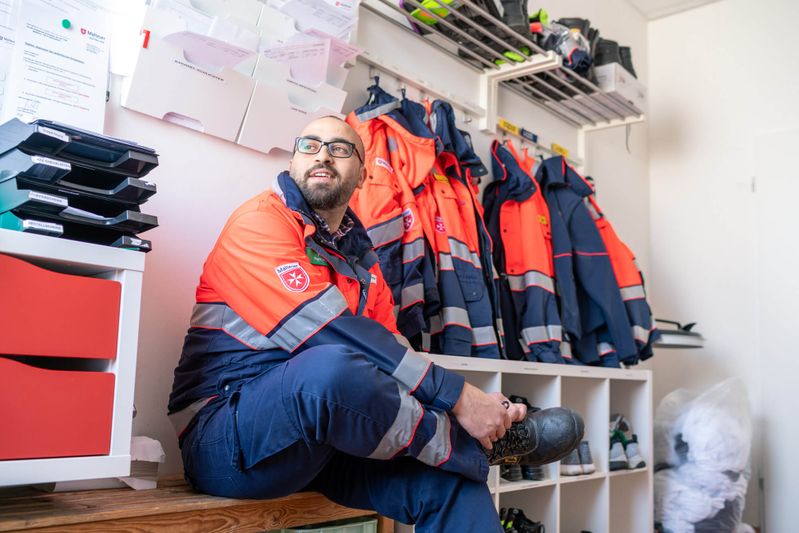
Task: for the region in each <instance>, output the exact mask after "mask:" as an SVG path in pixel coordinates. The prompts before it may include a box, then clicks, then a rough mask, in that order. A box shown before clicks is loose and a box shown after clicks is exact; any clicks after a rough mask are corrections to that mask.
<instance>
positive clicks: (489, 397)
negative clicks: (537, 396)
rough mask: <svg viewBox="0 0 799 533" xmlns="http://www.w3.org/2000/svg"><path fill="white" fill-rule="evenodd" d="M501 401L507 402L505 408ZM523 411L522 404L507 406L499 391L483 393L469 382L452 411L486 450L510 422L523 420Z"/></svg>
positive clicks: (465, 384) (506, 400)
mask: <svg viewBox="0 0 799 533" xmlns="http://www.w3.org/2000/svg"><path fill="white" fill-rule="evenodd" d="M503 402H507V403H506V405H507V406H508V407H507V408H506V407H505V405H503ZM526 412H527V408H526V407H525V406H524V405H520V404H513V403H510V402H509V401H508V399H507V398H505V397H504V396H503V395H502V394H500V393H498V392H494V393H491V394H486V393H485V392H483V391H481V390H480V389H478V388H477V387H475V386H474V385H470V384H469V383H464V385H463V392H461V396H460V398H458V402H457V403H456V404H455V407H454V408H453V409H452V414H453V415H455V418H456V419H457V420H458V423H459V424H460V425H461V426H462V427H463V429H465V430H466V432H467V433H468V434H469V435H471V436H472V437H474V438H475V439H477V440H478V441H480V444H482V445H483V447H484V448H486V449H489V450H490V449H491V448H492V447H493V446H492V444H491V443H492V442H495V441H497V440H498V439H500V438H501V437H502V436H503V435H504V434H505V431H506V430H507V429H508V428H509V427H510V426H511V424H512V423H513V422H515V421H517V420H521V419H523V418H524V416H525V414H526Z"/></svg>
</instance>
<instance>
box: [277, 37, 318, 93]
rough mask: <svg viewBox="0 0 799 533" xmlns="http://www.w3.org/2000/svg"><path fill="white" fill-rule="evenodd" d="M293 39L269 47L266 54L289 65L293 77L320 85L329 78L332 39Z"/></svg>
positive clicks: (302, 81) (310, 83)
mask: <svg viewBox="0 0 799 533" xmlns="http://www.w3.org/2000/svg"><path fill="white" fill-rule="evenodd" d="M306 38H307V37H304V38H300V39H297V40H292V41H291V42H289V43H288V44H285V45H281V46H277V47H273V48H267V49H266V50H264V51H263V54H264V56H266V57H267V58H269V59H272V60H274V61H277V62H279V63H284V64H286V65H288V66H289V69H290V71H291V77H292V78H294V79H295V80H297V81H298V82H300V83H305V84H308V85H318V84H319V83H322V82H324V81H325V80H326V79H327V69H328V65H329V60H330V40H329V39H324V40H319V39H312V38H311V39H309V40H305V39H306Z"/></svg>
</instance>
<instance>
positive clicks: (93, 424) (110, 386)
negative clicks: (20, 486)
mask: <svg viewBox="0 0 799 533" xmlns="http://www.w3.org/2000/svg"><path fill="white" fill-rule="evenodd" d="M113 407H114V375H113V374H110V373H107V372H75V371H71V370H45V369H42V368H37V367H33V366H30V365H26V364H24V363H20V362H18V361H14V360H12V359H7V358H4V357H0V435H2V437H1V438H0V460H8V459H34V458H42V457H73V456H78V455H108V453H109V452H110V449H111V420H112V413H113Z"/></svg>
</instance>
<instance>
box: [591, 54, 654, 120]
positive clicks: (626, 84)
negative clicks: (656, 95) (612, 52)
mask: <svg viewBox="0 0 799 533" xmlns="http://www.w3.org/2000/svg"><path fill="white" fill-rule="evenodd" d="M594 72H595V73H596V77H597V81H598V82H599V87H600V89H602V90H603V91H605V92H606V93H608V94H611V95H614V93H615V96H614V97H616V98H622V99H623V100H624V101H626V102H629V103H631V104H632V105H633V106H635V107H636V108H637V109H638V110H639V111H641V112H642V113H643V112H644V110H645V109H646V87H645V86H644V85H643V84H642V83H641V82H640V81H638V80H637V79H636V78H635V77H633V75H632V74H630V73H629V72H627V71H626V70H625V69H624V67H622V66H621V65H620V64H618V63H608V64H607V65H601V66H599V67H596V68H595V69H594Z"/></svg>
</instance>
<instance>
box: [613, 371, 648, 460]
mask: <svg viewBox="0 0 799 533" xmlns="http://www.w3.org/2000/svg"><path fill="white" fill-rule="evenodd" d="M651 386H652V385H651V383H650V382H648V381H631V380H611V381H610V413H609V415H613V414H615V413H620V414H623V415H624V417H625V418H626V419H627V421H628V422H629V423H630V426H631V428H632V432H633V433H635V434H636V435H638V449H639V453H640V454H641V457H643V459H644V461H646V464H647V466H651V465H652V442H651V440H650V435H652V429H653V428H652V412H653V410H652V403H651V398H652V396H651V395H652V392H651ZM608 420H609V419H608Z"/></svg>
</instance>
